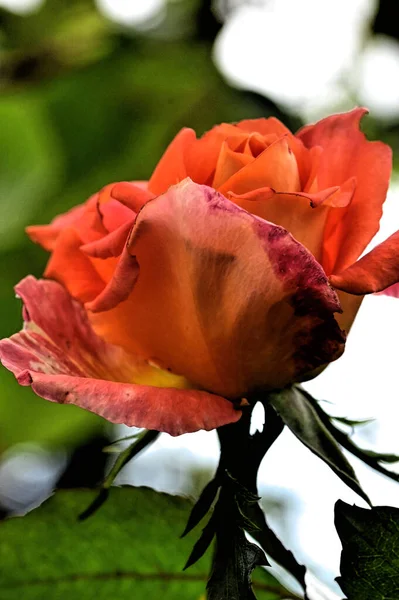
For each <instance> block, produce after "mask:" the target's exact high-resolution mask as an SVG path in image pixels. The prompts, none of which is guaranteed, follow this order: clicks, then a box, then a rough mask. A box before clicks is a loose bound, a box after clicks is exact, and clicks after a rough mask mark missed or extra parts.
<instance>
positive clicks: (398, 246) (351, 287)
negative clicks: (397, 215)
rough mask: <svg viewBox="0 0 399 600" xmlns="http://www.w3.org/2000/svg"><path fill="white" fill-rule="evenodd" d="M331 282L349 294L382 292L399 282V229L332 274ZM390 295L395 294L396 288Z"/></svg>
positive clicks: (389, 292)
mask: <svg viewBox="0 0 399 600" xmlns="http://www.w3.org/2000/svg"><path fill="white" fill-rule="evenodd" d="M330 281H331V284H332V285H333V286H334V287H336V288H337V289H339V290H343V291H344V292H347V293H349V294H356V295H364V294H372V293H375V292H382V291H383V290H386V289H387V288H389V287H390V286H393V285H394V284H396V283H398V282H399V231H397V232H396V233H394V234H393V235H391V236H390V237H389V238H388V239H387V240H385V242H382V243H381V244H379V245H378V246H376V247H375V248H374V249H373V250H371V252H369V253H368V254H366V255H365V256H363V257H362V258H361V259H360V260H358V261H357V262H356V263H354V264H353V265H351V266H350V267H348V268H347V269H345V270H344V271H342V272H341V273H338V274H336V275H331V277H330ZM388 295H391V296H393V295H395V292H394V290H392V289H391V290H390V291H388Z"/></svg>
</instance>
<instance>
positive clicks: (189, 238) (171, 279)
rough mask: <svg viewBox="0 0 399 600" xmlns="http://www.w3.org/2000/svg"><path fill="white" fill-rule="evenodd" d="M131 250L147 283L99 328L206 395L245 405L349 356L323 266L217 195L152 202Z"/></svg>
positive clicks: (277, 230)
mask: <svg viewBox="0 0 399 600" xmlns="http://www.w3.org/2000/svg"><path fill="white" fill-rule="evenodd" d="M309 210H310V209H309ZM127 246H128V249H129V252H130V253H131V254H132V256H135V257H136V259H137V261H138V264H139V265H140V275H139V277H138V279H137V282H136V284H135V286H134V288H133V289H132V291H131V294H130V296H129V298H128V299H127V301H125V302H122V303H121V304H120V305H119V306H117V307H116V308H115V309H114V310H111V311H108V312H104V313H97V314H96V315H95V317H96V320H95V323H96V328H97V327H98V330H101V331H102V334H103V335H106V336H107V339H109V340H110V341H113V342H114V343H118V344H120V345H123V346H124V347H125V348H127V349H129V348H130V349H132V350H135V351H136V352H139V353H140V354H142V355H144V356H154V357H158V358H159V359H160V360H161V361H162V363H163V364H165V365H167V366H168V367H169V368H170V369H171V370H172V372H175V373H181V374H183V375H184V376H185V377H186V378H187V379H188V380H190V381H192V382H194V383H195V385H196V387H200V388H203V389H207V390H209V391H212V392H214V393H217V394H220V395H222V396H227V397H229V398H233V399H234V398H240V397H243V396H245V395H246V394H247V393H249V392H251V391H254V390H256V389H259V388H267V389H275V388H279V387H284V386H285V385H287V384H289V383H292V381H295V380H297V379H300V378H301V376H302V374H303V373H305V372H308V371H311V370H312V369H314V368H316V367H317V366H320V365H322V364H325V363H327V362H330V361H331V360H334V359H335V358H337V357H338V356H339V355H340V354H341V353H342V351H343V346H344V340H343V337H342V334H341V331H340V330H339V328H338V326H337V324H336V321H335V320H334V317H333V313H334V312H335V311H339V310H340V307H339V302H338V300H337V297H336V294H335V293H334V292H333V290H332V289H331V288H330V286H329V285H328V282H327V279H326V277H325V274H324V272H323V270H322V268H321V267H320V265H319V264H318V263H317V261H316V260H315V259H314V258H313V257H312V256H311V254H310V253H309V252H308V251H307V250H306V249H305V248H304V247H303V246H302V245H301V244H299V243H298V242H297V241H296V240H294V239H293V238H292V236H291V235H290V234H289V233H288V232H287V231H285V230H284V229H282V228H281V227H278V226H276V225H274V224H273V223H268V222H266V221H264V220H262V219H259V218H257V217H255V216H253V215H251V214H249V213H248V212H246V211H244V210H242V209H240V208H239V207H237V206H236V205H234V204H233V203H232V202H230V201H229V200H227V199H226V198H225V197H223V196H222V195H221V194H219V193H217V192H216V191H215V190H214V189H212V188H210V187H207V186H201V185H196V184H194V183H193V182H191V181H190V180H186V181H184V182H182V183H181V184H179V185H177V186H174V187H172V188H170V189H169V190H168V191H167V193H166V194H164V195H162V196H159V197H157V198H155V199H154V200H152V201H150V202H148V203H147V204H146V205H145V206H144V207H143V209H142V210H141V212H140V213H139V215H138V217H137V219H136V222H135V225H134V227H133V229H132V233H131V236H130V239H129V241H128V245H127ZM118 323H120V325H119V327H118Z"/></svg>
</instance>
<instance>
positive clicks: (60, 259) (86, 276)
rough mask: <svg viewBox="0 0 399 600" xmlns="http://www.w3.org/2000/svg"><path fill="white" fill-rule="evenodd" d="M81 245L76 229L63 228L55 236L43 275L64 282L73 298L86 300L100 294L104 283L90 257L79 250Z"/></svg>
mask: <svg viewBox="0 0 399 600" xmlns="http://www.w3.org/2000/svg"><path fill="white" fill-rule="evenodd" d="M81 245H82V241H81V239H80V238H79V236H78V234H77V233H76V231H74V230H73V229H71V228H67V229H64V230H63V231H62V232H61V233H60V235H59V236H58V238H57V242H56V245H55V248H54V251H53V253H52V255H51V257H50V260H49V262H48V263H47V267H46V270H45V272H44V276H45V277H48V278H49V279H55V280H57V281H59V282H60V283H62V284H64V285H65V287H66V288H67V289H68V291H69V293H70V294H71V295H72V296H73V297H74V298H78V299H79V300H80V301H81V302H87V301H88V300H92V299H93V298H95V297H96V296H98V294H100V292H101V291H102V290H103V289H104V286H105V283H104V281H103V280H102V279H101V277H100V276H99V274H98V272H97V271H96V269H95V268H94V266H93V265H92V263H91V261H90V259H89V258H88V257H87V256H85V255H84V254H83V253H82V252H81V251H80V246H81Z"/></svg>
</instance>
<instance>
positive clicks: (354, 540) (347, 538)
mask: <svg viewBox="0 0 399 600" xmlns="http://www.w3.org/2000/svg"><path fill="white" fill-rule="evenodd" d="M335 526H336V528H337V532H338V535H339V537H340V539H341V542H342V554H341V577H338V578H337V581H338V583H339V585H340V586H341V588H342V591H343V592H344V593H345V594H346V596H347V598H348V600H397V598H399V509H398V508H393V507H392V506H377V507H375V508H372V509H371V510H369V509H364V508H359V507H357V506H350V505H349V504H346V503H345V502H342V501H341V500H339V501H338V502H337V503H336V505H335Z"/></svg>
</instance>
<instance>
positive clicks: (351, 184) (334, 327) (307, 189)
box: [1, 109, 399, 435]
mask: <svg viewBox="0 0 399 600" xmlns="http://www.w3.org/2000/svg"><path fill="white" fill-rule="evenodd" d="M365 112H366V111H365V110H363V109H355V110H353V111H351V112H349V113H346V114H339V115H334V116H331V117H328V118H326V119H323V120H322V121H320V122H319V123H316V124H315V125H310V126H307V127H305V128H303V129H302V130H300V131H299V133H297V134H296V135H293V134H292V133H291V132H290V131H289V130H288V129H287V128H286V127H285V126H284V125H283V124H282V123H280V121H278V120H277V119H274V118H269V119H256V120H248V121H241V122H240V123H237V124H235V125H230V124H222V125H219V126H216V127H214V128H213V129H212V130H211V131H209V132H208V133H206V134H205V135H204V136H203V137H201V138H200V139H197V138H196V135H195V133H194V131H192V130H191V129H183V130H182V131H180V133H179V134H178V135H177V136H176V138H175V139H174V140H173V141H172V143H171V144H170V146H169V147H168V149H167V150H166V152H165V154H164V155H163V156H162V158H161V160H160V162H159V163H158V165H157V167H156V168H155V171H154V173H153V174H152V176H151V178H150V180H149V181H148V182H122V183H116V184H111V185H108V186H107V187H105V188H104V189H103V190H102V191H100V192H99V193H98V194H96V195H94V196H92V197H91V198H90V199H89V200H88V201H87V202H86V203H85V204H82V205H80V206H78V207H76V208H74V209H72V210H71V211H69V212H67V213H66V214H64V215H61V216H58V217H56V218H55V219H54V221H53V222H52V223H51V224H50V225H45V226H33V227H29V228H28V234H29V236H30V237H31V239H32V240H33V241H35V242H37V243H39V244H40V245H42V246H43V247H44V248H45V249H46V250H48V251H49V252H51V257H50V260H49V262H48V265H47V268H46V271H45V274H44V275H45V277H46V279H45V280H41V281H37V280H35V279H34V278H33V277H31V276H30V277H27V278H26V279H24V280H23V281H22V282H21V283H20V284H19V285H18V286H17V288H16V291H17V293H18V294H19V296H20V297H21V298H22V300H23V302H24V304H25V308H24V320H25V326H24V329H23V330H22V331H21V332H20V333H18V334H16V335H14V336H12V337H11V338H10V339H7V340H3V341H2V342H1V356H2V362H3V364H4V365H5V366H6V367H7V368H8V369H10V370H11V371H13V373H14V374H15V375H16V377H17V379H18V381H19V383H20V384H22V385H31V386H32V388H33V390H34V391H35V392H36V393H37V394H38V395H40V396H42V397H43V398H46V399H48V400H51V401H54V402H60V403H63V402H65V403H72V404H77V405H79V406H81V407H83V408H86V409H88V410H91V411H93V412H95V413H97V414H99V415H102V416H103V417H105V418H106V419H108V420H109V421H112V422H114V423H125V424H126V425H135V426H138V427H145V428H147V429H156V430H159V431H167V432H169V433H171V434H172V435H177V434H181V433H185V432H190V431H195V430H198V429H212V428H215V427H219V426H221V425H223V424H226V423H230V422H233V421H236V420H237V419H239V417H240V414H241V412H240V408H239V407H240V405H243V404H245V403H246V399H247V398H249V399H250V398H251V396H252V397H253V395H254V394H257V393H262V392H263V393H267V391H270V390H276V389H281V388H284V387H286V386H289V385H291V384H293V383H295V382H300V381H304V380H306V379H309V378H311V377H314V376H315V375H316V374H317V373H318V372H320V370H321V369H322V368H323V367H324V366H325V365H327V364H328V363H329V362H331V361H333V360H335V359H336V358H338V357H339V356H340V355H341V354H342V352H343V350H344V344H345V333H344V331H342V329H343V330H348V329H349V327H350V325H351V323H352V321H353V319H354V316H355V314H356V311H357V309H358V307H359V305H360V302H361V298H362V296H363V294H366V293H371V292H377V291H381V290H384V289H385V288H387V287H388V286H391V285H392V284H395V283H396V282H397V281H398V280H399V251H398V250H399V248H398V246H399V237H398V234H395V235H393V236H391V238H389V239H388V240H387V241H386V242H384V243H383V244H381V245H380V246H378V247H377V248H375V249H374V250H373V251H372V252H370V253H369V254H367V255H366V256H364V257H363V258H361V259H360V260H358V259H359V256H360V255H361V254H362V252H363V251H364V249H365V248H366V246H367V244H368V243H369V242H370V240H371V239H372V238H373V236H374V235H375V233H376V232H377V230H378V227H379V221H380V218H381V214H382V205H383V202H384V200H385V196H386V192H387V188H388V182H389V176H390V171H391V151H390V149H389V148H388V147H387V146H386V145H385V144H383V143H381V142H369V141H367V140H366V138H365V136H364V135H363V134H362V133H361V132H360V130H359V121H360V119H361V117H362V115H363V114H364V113H365ZM356 261H357V262H356ZM334 288H336V289H337V290H338V294H337V292H336V291H335V290H334ZM340 313H341V314H340ZM334 315H336V316H337V319H338V320H339V324H340V325H338V322H337V320H336V319H335V316H334ZM341 328H342V329H341Z"/></svg>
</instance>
